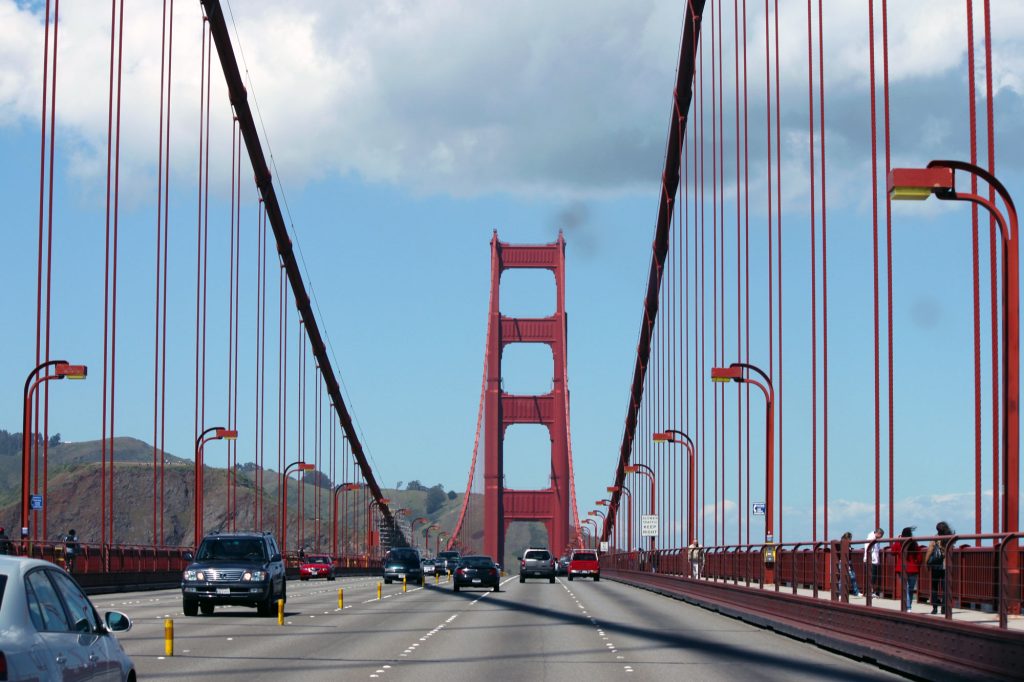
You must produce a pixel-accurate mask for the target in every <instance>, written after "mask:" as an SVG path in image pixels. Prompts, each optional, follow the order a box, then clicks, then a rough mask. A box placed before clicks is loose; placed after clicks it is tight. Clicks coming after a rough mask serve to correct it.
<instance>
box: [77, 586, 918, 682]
mask: <svg viewBox="0 0 1024 682" xmlns="http://www.w3.org/2000/svg"><path fill="white" fill-rule="evenodd" d="M339 587H342V588H344V598H345V599H344V604H345V608H344V610H343V611H339V610H338V604H337V590H338V588H339ZM376 590H377V579H376V578H367V577H362V578H339V579H338V580H337V581H335V582H324V581H315V582H305V583H302V582H289V584H288V602H287V606H286V609H285V614H286V615H285V624H284V625H283V626H279V625H278V624H277V619H276V618H259V617H257V616H256V611H255V609H249V608H244V607H224V608H218V609H217V610H216V612H215V613H214V614H213V615H211V616H197V617H192V618H186V617H185V616H184V615H183V614H182V611H181V597H180V593H179V592H178V591H177V590H163V591H157V592H136V593H131V594H118V595H99V596H96V597H94V598H93V601H94V603H95V604H96V606H97V608H98V609H99V610H100V612H101V613H102V612H103V611H106V610H110V609H117V610H121V611H124V612H125V613H127V614H128V615H129V616H131V618H132V620H133V621H134V626H133V628H132V630H131V631H130V632H127V633H124V634H122V635H121V636H120V638H119V639H120V640H121V642H122V644H123V645H124V648H125V650H126V651H127V652H128V654H129V655H130V656H131V657H132V659H133V660H134V661H135V665H136V670H137V672H138V674H139V678H140V679H212V680H246V681H247V682H251V681H254V680H274V681H275V682H279V681H280V680H283V679H303V680H338V679H345V680H371V679H376V680H381V682H385V681H388V680H394V681H402V682H422V681H423V680H428V679H429V680H432V679H444V680H490V681H493V682H498V681H501V680H586V681H587V682H607V681H612V680H633V679H636V680H658V681H664V680H679V679H699V680H759V681H763V680H821V679H836V680H883V679H897V676H895V675H892V674H890V673H888V672H885V671H882V670H880V669H879V668H878V667H876V666H874V665H871V664H868V663H864V662H859V661H854V660H852V659H849V658H846V657H843V656H839V655H837V654H833V653H831V652H829V651H826V650H823V649H820V648H818V647H816V646H813V645H810V644H806V643H803V642H799V641H797V640H794V639H790V638H788V637H785V636H783V635H779V634H776V633H773V632H771V631H768V630H763V629H760V628H757V627H754V626H750V625H747V624H745V623H742V622H740V621H737V620H734V619H731V618H728V617H725V616H721V615H718V614H715V613H712V612H710V611H706V610H704V609H701V608H699V607H696V606H691V605H687V604H684V603H682V602H679V601H676V600H673V599H670V598H666V597H663V596H659V595H656V594H653V593H650V592H647V591H644V590H639V589H636V588H632V587H629V586H626V585H623V584H620V583H616V582H612V581H609V580H602V581H601V582H598V583H594V582H591V581H589V580H585V581H584V580H577V581H573V582H568V581H566V580H565V578H559V579H558V581H557V583H556V584H553V585H552V584H550V583H548V582H547V581H528V582H527V583H525V584H520V583H519V581H518V578H517V577H515V576H512V577H508V578H505V579H503V583H502V587H501V591H500V592H498V593H494V592H491V591H489V590H488V591H477V590H468V591H467V590H463V591H461V592H459V593H455V592H453V591H452V589H451V585H448V584H445V583H444V582H443V581H442V582H441V584H440V585H438V586H435V585H433V584H432V583H431V584H429V585H427V586H426V587H425V588H415V587H412V586H410V587H409V588H408V592H407V593H405V594H403V593H402V587H401V585H396V584H391V585H384V586H383V598H382V599H381V600H380V601H377V599H376ZM165 618H172V619H173V620H174V631H175V640H174V656H173V657H164V655H163V654H164V619H165ZM899 679H902V678H899Z"/></svg>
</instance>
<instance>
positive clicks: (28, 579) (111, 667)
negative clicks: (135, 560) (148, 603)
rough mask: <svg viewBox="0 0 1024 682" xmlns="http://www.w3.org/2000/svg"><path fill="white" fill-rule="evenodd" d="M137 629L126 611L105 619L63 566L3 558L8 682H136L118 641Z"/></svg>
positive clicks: (0, 663) (0, 612)
mask: <svg viewBox="0 0 1024 682" xmlns="http://www.w3.org/2000/svg"><path fill="white" fill-rule="evenodd" d="M131 626H132V622H131V620H130V619H129V618H128V616H126V615H125V614H123V613H121V612H120V611H108V612H107V613H106V614H105V615H104V617H103V618H102V619H101V618H100V617H99V614H98V613H97V612H96V609H95V608H94V607H93V605H92V602H90V601H89V598H88V597H87V596H85V593H84V592H82V589H81V588H80V587H79V586H78V583H76V582H75V581H74V579H73V578H72V577H71V576H70V575H68V574H67V573H66V572H65V571H64V569H62V568H60V567H59V566H57V565H55V564H51V563H50V562H49V561H42V560H40V559H29V558H26V557H16V556H0V668H2V670H3V671H4V672H6V676H5V677H3V679H5V680H40V679H41V680H85V679H88V680H118V681H120V682H134V680H135V666H134V664H133V663H132V660H131V659H130V658H129V657H128V655H127V654H126V653H125V652H124V649H122V648H121V643H120V642H118V641H117V637H116V636H114V632H124V631H126V630H128V629H130V628H131Z"/></svg>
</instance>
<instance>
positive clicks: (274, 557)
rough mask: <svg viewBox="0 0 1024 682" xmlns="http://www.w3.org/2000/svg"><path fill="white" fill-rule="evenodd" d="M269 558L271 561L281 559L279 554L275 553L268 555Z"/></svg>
mask: <svg viewBox="0 0 1024 682" xmlns="http://www.w3.org/2000/svg"><path fill="white" fill-rule="evenodd" d="M270 560H271V561H280V560H281V555H280V554H275V555H274V556H272V557H270Z"/></svg>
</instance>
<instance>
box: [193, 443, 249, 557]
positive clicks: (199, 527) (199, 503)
mask: <svg viewBox="0 0 1024 682" xmlns="http://www.w3.org/2000/svg"><path fill="white" fill-rule="evenodd" d="M207 434H213V435H211V436H209V437H207ZM236 438H238V431H236V430H234V429H225V428H224V427H223V426H211V427H210V428H208V429H206V430H205V431H203V432H202V433H200V434H199V436H198V437H197V438H196V470H195V489H196V493H195V498H196V499H195V503H196V509H195V538H194V539H195V543H196V547H198V546H199V541H200V540H202V539H203V507H204V505H203V467H204V466H205V463H204V462H203V446H204V445H206V443H207V442H209V441H211V440H235V439H236Z"/></svg>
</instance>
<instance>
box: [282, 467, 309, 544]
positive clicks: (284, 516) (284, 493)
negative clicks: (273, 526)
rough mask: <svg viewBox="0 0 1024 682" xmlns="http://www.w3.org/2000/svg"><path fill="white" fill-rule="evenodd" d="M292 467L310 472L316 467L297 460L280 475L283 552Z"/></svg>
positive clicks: (285, 539) (286, 539) (285, 540)
mask: <svg viewBox="0 0 1024 682" xmlns="http://www.w3.org/2000/svg"><path fill="white" fill-rule="evenodd" d="M292 467H296V471H312V470H313V469H316V465H315V464H313V463H312V462H303V461H302V460H298V461H296V462H292V463H291V464H289V465H288V466H286V467H285V468H284V472H283V473H282V474H281V486H282V490H281V548H282V549H283V550H285V551H287V549H288V474H289V473H290V472H291V469H292ZM301 513H302V511H301V510H297V511H296V514H301ZM299 540H300V541H301V540H302V538H299Z"/></svg>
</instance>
